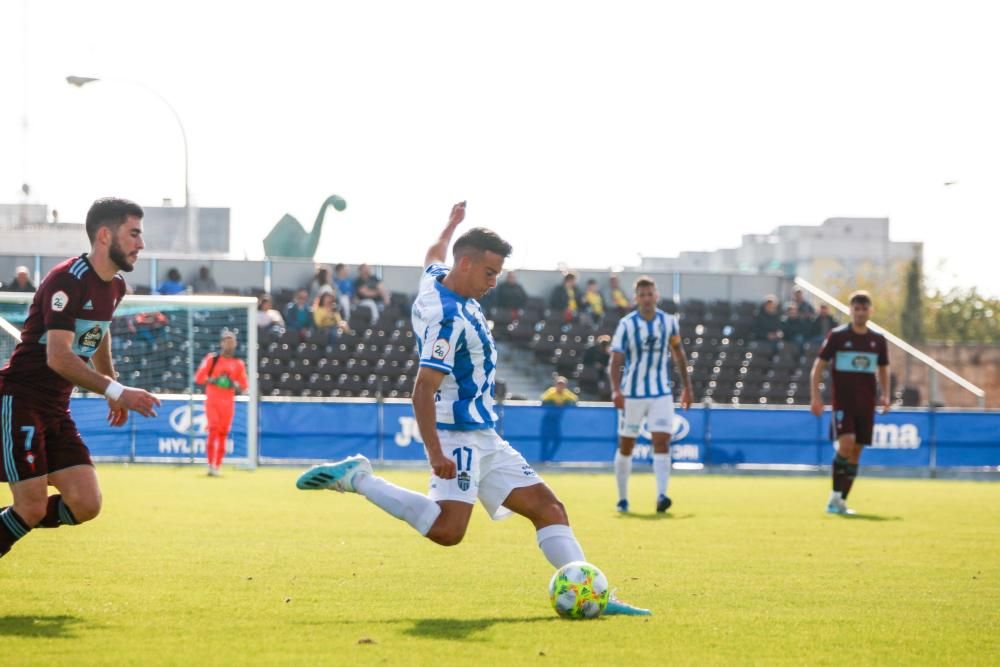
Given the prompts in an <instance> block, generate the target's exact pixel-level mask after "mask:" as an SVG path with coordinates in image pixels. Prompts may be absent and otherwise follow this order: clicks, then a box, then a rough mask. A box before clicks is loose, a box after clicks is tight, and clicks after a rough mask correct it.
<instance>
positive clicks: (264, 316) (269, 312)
mask: <svg viewBox="0 0 1000 667" xmlns="http://www.w3.org/2000/svg"><path fill="white" fill-rule="evenodd" d="M257 329H259V330H260V331H261V332H262V333H272V334H277V335H279V336H280V335H281V334H283V333H284V332H285V320H284V318H283V317H281V313H279V312H278V311H276V310H275V309H274V304H273V302H272V301H271V295H270V294H261V295H260V298H259V299H258V302H257Z"/></svg>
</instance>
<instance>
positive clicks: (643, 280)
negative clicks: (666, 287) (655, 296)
mask: <svg viewBox="0 0 1000 667" xmlns="http://www.w3.org/2000/svg"><path fill="white" fill-rule="evenodd" d="M642 287H652V288H653V289H656V281H654V280H653V279H652V278H650V277H649V276H640V277H639V278H638V279H637V280H636V281H635V291H636V292H638V291H639V289H640V288H642Z"/></svg>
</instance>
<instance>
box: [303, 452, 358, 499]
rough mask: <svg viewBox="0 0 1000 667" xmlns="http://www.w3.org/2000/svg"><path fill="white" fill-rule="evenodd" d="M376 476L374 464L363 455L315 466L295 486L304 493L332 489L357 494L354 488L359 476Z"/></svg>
mask: <svg viewBox="0 0 1000 667" xmlns="http://www.w3.org/2000/svg"><path fill="white" fill-rule="evenodd" d="M359 473H360V474H362V475H371V474H374V471H373V470H372V464H371V463H370V462H369V461H368V459H367V458H365V457H364V456H362V455H361V454H355V455H354V456H348V457H347V458H346V459H342V460H340V461H337V462H336V463H321V464H319V465H315V466H313V467H312V468H310V469H309V470H307V471H305V472H304V473H302V474H301V475H300V476H299V479H298V481H296V482H295V486H296V487H298V488H299V489H302V490H303V491H319V490H321V489H330V490H331V491H339V492H340V493H344V492H345V491H347V492H350V493H357V489H355V488H354V478H355V477H357V475H358V474H359Z"/></svg>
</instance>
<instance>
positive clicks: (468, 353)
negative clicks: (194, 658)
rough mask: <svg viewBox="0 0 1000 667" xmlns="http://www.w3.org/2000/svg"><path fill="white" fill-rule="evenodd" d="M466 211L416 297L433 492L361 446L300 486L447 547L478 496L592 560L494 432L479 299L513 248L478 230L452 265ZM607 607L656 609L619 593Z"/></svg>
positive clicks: (417, 390) (547, 493)
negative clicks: (393, 472) (385, 516)
mask: <svg viewBox="0 0 1000 667" xmlns="http://www.w3.org/2000/svg"><path fill="white" fill-rule="evenodd" d="M464 219H465V202H461V203H459V204H456V205H455V206H454V207H453V208H452V211H451V216H450V218H449V220H448V224H447V226H446V227H445V229H444V231H443V232H442V233H441V235H440V236H439V238H438V239H437V241H436V242H435V243H434V244H433V245H432V246H431V247H430V248H429V249H428V251H427V254H426V257H425V258H424V267H425V268H424V271H423V274H422V276H421V278H420V289H419V294H418V295H417V300H416V301H415V302H414V304H413V329H414V334H415V335H416V338H417V340H418V341H419V343H418V353H419V356H420V370H419V371H418V372H417V378H416V382H415V384H414V388H413V412H414V416H415V417H416V421H417V426H418V428H419V429H420V436H421V438H422V439H423V441H424V448H425V450H426V454H427V459H428V462H429V463H430V467H431V470H432V474H431V479H430V491H429V493H428V495H426V496H425V495H421V494H419V493H416V492H414V491H410V490H408V489H404V488H402V487H399V486H396V485H395V484H392V483H390V482H388V481H386V480H385V479H382V478H381V477H377V476H376V475H375V474H374V471H373V470H372V466H371V463H370V462H369V461H368V459H367V458H365V457H364V456H362V455H360V454H358V455H356V456H350V457H348V458H346V459H344V460H342V461H338V462H336V463H331V464H324V465H319V466H314V467H313V468H312V469H310V470H309V471H307V472H305V473H303V474H302V476H301V477H299V480H298V482H297V486H298V487H299V488H300V489H304V490H310V489H333V490H336V491H341V492H344V491H350V492H354V493H359V494H361V495H362V496H364V497H365V498H367V499H368V500H369V501H370V502H372V503H373V504H375V505H376V506H378V507H380V508H381V509H383V510H385V511H386V512H388V513H389V514H391V515H392V516H394V517H396V518H398V519H402V520H403V521H405V522H406V523H408V524H409V525H410V526H412V527H413V528H414V529H415V530H416V531H417V532H418V533H420V534H421V535H423V536H424V537H427V538H428V539H430V540H432V541H434V542H436V543H437V544H441V545H443V546H452V545H456V544H458V543H459V542H461V541H462V538H463V537H465V531H466V528H467V527H468V525H469V520H470V518H471V516H472V509H473V507H474V506H475V503H476V500H477V499H478V500H479V501H480V502H482V503H483V506H484V507H485V508H486V511H487V512H489V514H490V516H491V517H492V518H493V519H495V520H498V519H502V518H505V517H506V516H509V515H510V514H511V513H512V512H513V513H516V514H520V515H521V516H523V517H525V518H527V519H528V520H529V521H531V522H532V523H533V524H534V526H535V530H536V538H537V541H538V546H539V548H540V549H541V550H542V553H543V554H544V555H545V557H546V558H547V559H548V561H549V562H550V563H551V564H552V565H553V566H554V567H556V568H559V567H562V566H563V565H565V564H567V563H570V562H572V561H581V560H585V559H584V555H583V549H582V548H581V547H580V543H579V542H577V539H576V536H575V535H574V534H573V529H572V528H570V526H569V517H568V516H567V514H566V508H565V507H564V506H563V504H562V503H561V502H559V499H558V498H556V495H555V494H554V493H553V492H552V490H551V489H550V488H549V487H548V486H547V485H546V484H545V483H544V482H543V481H542V479H541V477H539V476H538V474H537V473H536V472H535V471H534V469H532V467H531V466H530V465H529V464H528V462H527V461H526V460H525V459H524V457H523V456H522V455H521V454H520V453H519V452H518V451H517V450H515V449H514V448H513V447H511V446H510V444H508V443H507V442H506V441H505V440H504V439H503V438H501V437H500V435H499V434H498V433H497V432H496V430H495V426H496V422H497V415H496V413H495V412H494V411H493V401H494V396H493V393H494V388H495V382H496V366H497V348H496V344H495V343H494V341H493V335H492V334H491V332H490V328H489V325H488V323H487V321H486V318H485V317H484V316H483V311H482V309H481V308H480V306H479V303H478V302H477V299H480V298H482V297H483V295H485V294H486V292H487V291H489V290H490V289H492V288H493V287H495V286H496V283H497V279H498V278H499V276H500V273H501V272H502V271H503V264H504V260H505V259H506V258H507V257H508V256H509V255H510V253H511V246H510V244H509V243H507V242H506V241H504V240H503V239H501V238H500V237H499V236H498V235H497V234H496V233H495V232H493V231H490V230H488V229H484V228H475V229H471V230H469V231H468V232H466V233H465V234H463V235H462V236H460V237H459V238H458V239H457V240H456V241H455V244H454V246H453V247H452V254H453V255H454V263H453V264H452V266H451V267H450V268H449V267H448V266H446V265H445V264H444V260H445V257H446V255H447V252H448V245H449V244H450V243H451V238H452V236H453V234H454V232H455V229H456V228H457V227H458V225H459V224H460V223H461V222H462V221H463V220H464ZM604 613H605V614H616V613H617V614H631V615H639V614H642V615H645V614H648V613H649V612H647V611H646V610H641V609H637V608H635V607H632V606H631V605H627V604H625V603H623V602H621V601H619V600H615V599H612V600H611V601H610V602H609V603H608V606H607V608H606V609H605V612H604Z"/></svg>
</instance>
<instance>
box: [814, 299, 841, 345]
mask: <svg viewBox="0 0 1000 667" xmlns="http://www.w3.org/2000/svg"><path fill="white" fill-rule="evenodd" d="M838 324H839V323H838V322H837V318H835V317H834V316H833V315H831V314H830V306H828V305H826V304H825V303H821V304H820V305H819V314H817V315H816V319H814V320H813V321H812V332H811V333H812V336H811V337H810V340H811V341H812V342H814V343H822V342H823V341H824V340H826V335H827V334H828V333H830V329H834V328H836V327H837V325H838Z"/></svg>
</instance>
